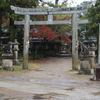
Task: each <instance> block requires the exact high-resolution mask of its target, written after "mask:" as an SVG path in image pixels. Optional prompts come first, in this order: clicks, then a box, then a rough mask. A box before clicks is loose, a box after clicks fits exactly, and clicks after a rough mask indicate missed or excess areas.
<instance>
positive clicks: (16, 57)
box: [13, 39, 20, 65]
mask: <svg viewBox="0 0 100 100" xmlns="http://www.w3.org/2000/svg"><path fill="white" fill-rule="evenodd" d="M13 45H14V48H13V51H14V64H15V65H19V64H20V63H19V60H18V51H19V48H18V45H19V43H18V42H17V39H15V41H14V43H13Z"/></svg>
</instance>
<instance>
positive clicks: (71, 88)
mask: <svg viewBox="0 0 100 100" xmlns="http://www.w3.org/2000/svg"><path fill="white" fill-rule="evenodd" d="M74 89H75V88H73V87H70V88H67V89H65V90H68V91H74Z"/></svg>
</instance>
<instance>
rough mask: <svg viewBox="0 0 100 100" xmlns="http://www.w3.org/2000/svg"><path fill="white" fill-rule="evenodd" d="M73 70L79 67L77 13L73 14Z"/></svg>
mask: <svg viewBox="0 0 100 100" xmlns="http://www.w3.org/2000/svg"><path fill="white" fill-rule="evenodd" d="M72 31H73V33H72V70H77V69H78V49H77V46H78V32H77V14H76V13H74V14H73V16H72Z"/></svg>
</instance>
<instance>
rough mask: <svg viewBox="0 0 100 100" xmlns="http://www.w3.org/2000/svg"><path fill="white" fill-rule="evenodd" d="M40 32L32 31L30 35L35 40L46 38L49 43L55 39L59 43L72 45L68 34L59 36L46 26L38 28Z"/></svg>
mask: <svg viewBox="0 0 100 100" xmlns="http://www.w3.org/2000/svg"><path fill="white" fill-rule="evenodd" d="M37 30H38V32H36V31H35V30H31V31H30V34H31V36H32V37H35V38H45V39H46V40H48V41H52V40H54V39H55V41H57V42H61V43H68V44H70V43H71V40H70V39H69V36H67V35H66V34H57V33H56V32H53V31H52V29H50V28H49V27H46V26H44V25H43V26H41V27H38V28H37Z"/></svg>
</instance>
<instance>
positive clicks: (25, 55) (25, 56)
mask: <svg viewBox="0 0 100 100" xmlns="http://www.w3.org/2000/svg"><path fill="white" fill-rule="evenodd" d="M29 30H30V15H27V14H26V15H25V21H24V43H23V44H24V49H23V69H28V48H29Z"/></svg>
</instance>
